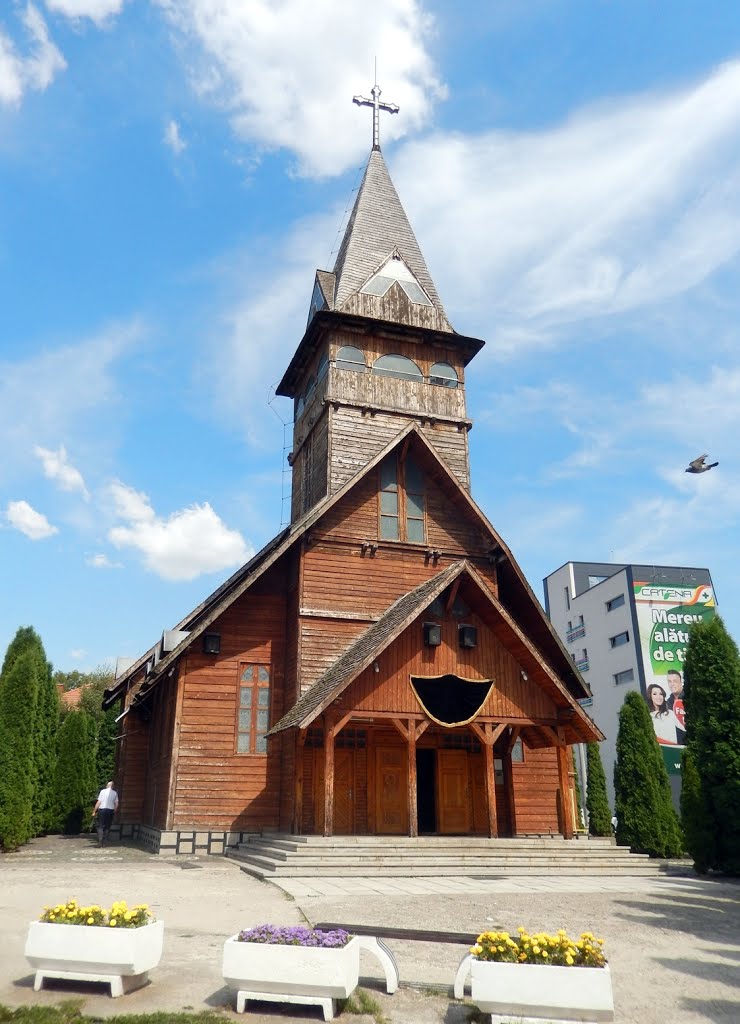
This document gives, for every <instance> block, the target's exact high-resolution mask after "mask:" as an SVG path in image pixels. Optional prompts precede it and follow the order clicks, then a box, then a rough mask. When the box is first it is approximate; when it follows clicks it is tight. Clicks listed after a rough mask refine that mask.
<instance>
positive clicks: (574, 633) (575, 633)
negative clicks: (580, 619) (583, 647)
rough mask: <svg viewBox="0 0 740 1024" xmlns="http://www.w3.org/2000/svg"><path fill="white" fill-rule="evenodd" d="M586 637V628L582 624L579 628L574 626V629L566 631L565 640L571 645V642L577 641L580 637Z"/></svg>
mask: <svg viewBox="0 0 740 1024" xmlns="http://www.w3.org/2000/svg"><path fill="white" fill-rule="evenodd" d="M585 635H586V627H585V626H584V625H583V623H580V624H579V625H578V626H574V627H573V629H566V631H565V639H566V640H567V641H568V643H571V641H573V640H577V639H578V638H579V637H581V636H585Z"/></svg>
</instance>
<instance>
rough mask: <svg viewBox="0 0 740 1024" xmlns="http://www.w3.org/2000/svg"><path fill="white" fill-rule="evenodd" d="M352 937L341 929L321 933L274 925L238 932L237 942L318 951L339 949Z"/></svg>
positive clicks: (300, 926) (297, 926)
mask: <svg viewBox="0 0 740 1024" xmlns="http://www.w3.org/2000/svg"><path fill="white" fill-rule="evenodd" d="M351 938H352V936H351V935H350V934H349V932H346V931H345V930H344V929H343V928H337V929H336V930H335V931H332V932H322V931H321V930H320V929H319V928H306V927H305V926H304V925H293V926H291V927H283V928H281V927H280V926H279V925H275V924H260V925H258V926H257V927H256V928H246V929H244V930H243V931H241V932H239V935H238V936H237V939H238V941H239V942H261V943H264V944H266V945H269V946H313V947H317V948H320V949H339V948H341V947H342V946H346V945H347V943H348V942H349V940H350V939H351Z"/></svg>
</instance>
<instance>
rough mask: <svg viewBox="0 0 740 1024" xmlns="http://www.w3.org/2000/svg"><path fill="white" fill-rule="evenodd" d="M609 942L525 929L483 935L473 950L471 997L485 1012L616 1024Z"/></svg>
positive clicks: (560, 932) (587, 935) (587, 933)
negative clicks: (605, 946)
mask: <svg viewBox="0 0 740 1024" xmlns="http://www.w3.org/2000/svg"><path fill="white" fill-rule="evenodd" d="M603 944H604V943H603V939H596V938H594V936H593V934H592V933H591V932H584V933H583V934H582V935H581V937H580V939H578V940H573V939H570V938H568V936H567V935H566V933H565V932H564V931H559V932H557V933H556V934H555V935H548V934H546V933H544V932H538V933H536V934H533V935H530V934H529V933H528V932H526V931H525V929H524V928H520V929H519V933H518V935H517V936H511V935H509V933H508V932H483V933H482V934H481V935H479V936H478V939H477V941H476V943H475V945H474V946H473V947H472V948H471V950H470V952H471V954H472V963H471V968H470V973H471V996H472V1000H473V1002H474V1003H476V1004H477V1005H478V1007H479V1009H480V1010H482V1011H483V1012H484V1013H491V1014H500V1015H502V1016H514V1017H529V1018H534V1019H542V1020H550V1019H552V1018H557V1019H558V1020H568V1021H592V1022H601V1021H612V1020H613V1019H614V1001H613V996H612V985H611V975H610V972H609V966H608V964H607V962H606V958H605V956H604V951H603Z"/></svg>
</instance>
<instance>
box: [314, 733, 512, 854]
mask: <svg viewBox="0 0 740 1024" xmlns="http://www.w3.org/2000/svg"><path fill="white" fill-rule="evenodd" d="M402 724H404V723H402ZM478 729H479V730H480V732H481V736H482V737H483V742H482V741H481V739H479V738H478V736H477V735H476V734H475V733H474V732H473V731H472V730H471V729H470V728H461V729H454V730H447V729H443V728H440V727H438V726H435V725H431V726H430V725H429V723H428V722H426V723H425V722H418V721H414V720H411V721H408V720H407V721H406V723H405V725H404V733H405V735H404V733H401V732H400V730H399V729H398V728H394V727H393V724H392V722H391V721H387V722H383V723H381V724H377V725H376V724H374V723H373V724H370V723H368V725H367V726H366V727H359V728H358V727H352V728H346V729H343V730H341V731H340V732H339V733H336V734H335V735H334V736H333V737H331V735H330V736H329V741H330V743H329V746H330V747H331V746H333V750H332V749H329V750H327V742H326V740H327V736H326V734H325V733H324V732H323V731H322V730H320V729H311V730H309V734H308V736H307V737H306V742H305V750H304V756H303V780H302V781H303V786H302V791H303V807H302V815H301V821H300V826H299V827H298V828H297V831H299V832H302V833H304V834H320V835H321V834H323V835H387V836H394V835H395V836H416V835H441V836H443V835H448V836H455V835H463V836H465V835H481V836H486V835H488V836H491V835H496V836H499V837H505V836H511V835H515V834H516V832H515V828H514V825H513V822H514V821H515V814H514V810H513V808H514V789H513V773H512V770H511V747H512V746H513V744H512V730H511V729H510V728H509V727H505V728H504V727H501V732H500V734H499V735H498V736H497V738H496V739H495V740H493V739H492V736H493V730H492V729H490V730H486V729H485V727H484V726H478ZM332 738H333V740H334V743H333V744H331V739H332ZM486 739H488V740H489V742H488V744H486V743H485V740H486ZM404 740H405V742H403V741H404ZM327 763H329V764H330V765H331V768H330V771H331V775H332V784H330V785H329V786H327V785H326V778H327ZM489 768H490V775H489ZM489 777H490V781H489ZM491 787H492V789H493V792H492V802H493V810H491V807H490V802H491V801H489V788H491ZM327 809H328V810H329V815H330V816H329V815H328V814H327Z"/></svg>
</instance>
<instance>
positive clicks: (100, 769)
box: [79, 665, 120, 790]
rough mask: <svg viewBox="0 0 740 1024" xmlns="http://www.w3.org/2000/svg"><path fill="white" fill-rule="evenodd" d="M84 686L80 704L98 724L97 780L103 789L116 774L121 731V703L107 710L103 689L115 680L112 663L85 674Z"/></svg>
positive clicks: (98, 786)
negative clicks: (118, 739) (117, 749)
mask: <svg viewBox="0 0 740 1024" xmlns="http://www.w3.org/2000/svg"><path fill="white" fill-rule="evenodd" d="M81 679H82V681H81V686H82V687H83V692H82V696H81V697H80V705H79V706H80V708H81V709H82V710H83V711H86V712H87V713H88V715H89V716H90V718H91V719H92V720H93V722H94V726H95V748H96V749H95V783H96V786H97V788H98V789H99V790H100V789H102V788H103V786H105V785H106V784H107V783H108V782H109V780H110V779H112V778H113V777H114V776H115V767H116V736H118V733H119V731H120V730H119V727H118V723H117V722H116V718H117V717H118V715H119V714H120V709H119V708H118V707H112V708H108V710H107V711H103V693H104V691H105V690H106V689H107V687H109V686H112V684H113V683H114V681H115V673H114V672H113V669H112V668H111V667H110V666H109V665H99V666H98V668H96V669H95V670H94V671H93V672H90V673H88V674H87V675H85V676H82V677H81Z"/></svg>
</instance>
